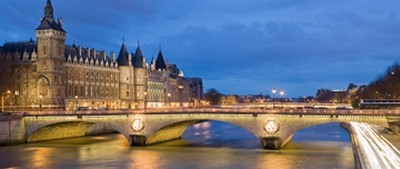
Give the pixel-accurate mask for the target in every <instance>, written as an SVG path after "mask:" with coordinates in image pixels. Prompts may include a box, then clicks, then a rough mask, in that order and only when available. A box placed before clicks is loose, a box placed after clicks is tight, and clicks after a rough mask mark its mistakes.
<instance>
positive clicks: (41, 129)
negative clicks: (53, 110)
mask: <svg viewBox="0 0 400 169" xmlns="http://www.w3.org/2000/svg"><path fill="white" fill-rule="evenodd" d="M26 125H27V126H26V128H27V129H28V130H27V131H26V134H25V135H26V137H25V138H26V139H25V142H39V141H48V140H55V139H63V138H72V137H81V136H88V135H95V134H99V133H101V134H104V133H112V132H118V133H120V134H122V135H124V136H125V137H126V138H127V139H129V131H127V130H126V128H125V127H122V126H121V125H119V124H118V123H116V122H112V121H111V122H107V121H93V120H70V121H68V120H67V121H62V120H61V121H43V120H41V121H40V122H39V123H38V122H36V123H35V125H31V124H30V123H29V122H28V123H27V124H26Z"/></svg>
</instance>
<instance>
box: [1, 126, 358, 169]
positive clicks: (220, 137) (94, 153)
mask: <svg viewBox="0 0 400 169" xmlns="http://www.w3.org/2000/svg"><path fill="white" fill-rule="evenodd" d="M317 133H323V134H322V135H321V137H318V138H315V137H314V135H315V134H317ZM326 133H330V134H326ZM346 135H348V134H347V133H346V132H345V131H344V130H343V129H341V128H340V127H339V126H338V125H336V124H329V125H327V126H319V127H315V128H310V129H306V130H302V131H299V132H298V133H296V135H295V136H294V137H293V142H290V143H289V144H288V145H287V146H286V147H285V148H284V149H283V150H278V151H274V150H261V149H260V143H259V142H258V140H257V139H256V138H255V137H254V136H253V135H252V134H251V133H249V132H247V131H246V130H244V129H241V128H240V127H237V126H235V125H230V124H226V123H221V122H215V121H208V122H203V123H199V124H195V125H193V126H192V127H190V128H189V129H188V130H187V131H186V132H185V133H184V135H183V138H184V139H181V140H175V141H171V142H166V143H162V144H157V145H153V146H149V147H130V146H129V143H128V141H127V140H126V138H125V137H124V136H122V135H119V134H115V135H106V136H95V137H84V138H75V139H65V140H58V141H50V142H43V143H35V144H26V145H18V146H10V147H0V159H1V160H2V161H1V162H0V168H7V167H14V168H148V169H158V168H162V169H164V168H167V169H169V168H171V169H179V168H185V169H186V168H189V169H193V168H194V169H196V168H260V169H261V168H279V169H297V168H354V160H353V156H352V149H351V144H350V142H349V140H346V139H347V138H348V136H346Z"/></svg>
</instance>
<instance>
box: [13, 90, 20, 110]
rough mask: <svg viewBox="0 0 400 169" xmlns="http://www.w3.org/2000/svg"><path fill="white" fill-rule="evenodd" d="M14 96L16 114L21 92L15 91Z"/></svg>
mask: <svg viewBox="0 0 400 169" xmlns="http://www.w3.org/2000/svg"><path fill="white" fill-rule="evenodd" d="M14 95H15V103H14V112H15V109H16V106H17V103H18V102H17V101H18V96H19V91H18V90H16V91H14Z"/></svg>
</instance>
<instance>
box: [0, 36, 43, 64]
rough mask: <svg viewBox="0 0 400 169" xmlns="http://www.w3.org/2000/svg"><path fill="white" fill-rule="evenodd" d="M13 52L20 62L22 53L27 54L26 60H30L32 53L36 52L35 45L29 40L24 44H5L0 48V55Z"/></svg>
mask: <svg viewBox="0 0 400 169" xmlns="http://www.w3.org/2000/svg"><path fill="white" fill-rule="evenodd" d="M15 52H17V53H18V55H19V59H20V60H22V57H23V54H24V52H27V53H28V55H29V58H28V59H31V56H32V53H33V52H37V44H36V43H35V42H34V41H33V40H32V39H31V40H29V41H25V42H6V43H4V45H3V46H0V53H3V54H4V55H6V54H7V53H15ZM0 55H1V54H0Z"/></svg>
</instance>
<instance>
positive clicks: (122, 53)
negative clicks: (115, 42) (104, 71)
mask: <svg viewBox="0 0 400 169" xmlns="http://www.w3.org/2000/svg"><path fill="white" fill-rule="evenodd" d="M128 55H129V54H128V50H127V49H126V46H125V42H122V46H121V50H119V54H118V59H117V62H118V65H120V66H127V65H129V60H128Z"/></svg>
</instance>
